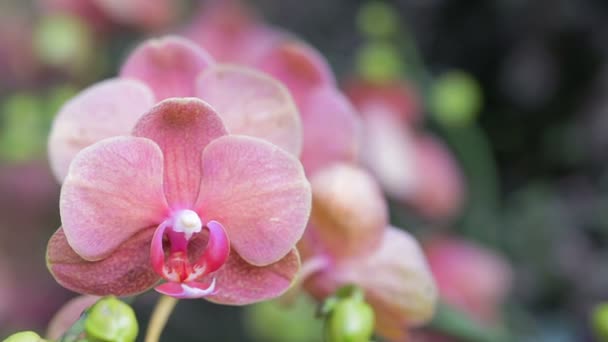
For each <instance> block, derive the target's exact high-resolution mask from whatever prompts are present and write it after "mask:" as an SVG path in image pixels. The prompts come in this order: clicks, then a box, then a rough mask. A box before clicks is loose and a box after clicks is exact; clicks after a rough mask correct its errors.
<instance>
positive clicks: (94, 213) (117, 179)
mask: <svg viewBox="0 0 608 342" xmlns="http://www.w3.org/2000/svg"><path fill="white" fill-rule="evenodd" d="M162 177H163V156H162V153H161V151H160V149H159V148H158V146H157V145H156V144H154V142H152V141H151V140H148V139H144V138H135V137H114V138H108V139H105V140H102V141H100V142H98V143H96V144H93V145H91V146H89V147H87V148H85V149H84V150H82V151H81V152H80V153H79V154H78V155H77V156H76V158H74V161H73V162H72V165H71V166H70V171H69V172H68V176H67V177H66V179H65V182H64V184H63V187H62V189H61V198H60V202H59V209H60V213H61V221H62V223H63V230H64V231H65V235H66V237H67V240H68V242H69V244H70V246H72V248H73V249H74V251H76V253H78V254H79V255H80V256H81V257H82V258H84V259H86V260H90V261H94V260H99V259H103V258H104V257H106V256H107V255H108V254H110V253H111V252H112V251H114V250H115V249H116V248H117V247H118V246H120V245H121V244H123V243H124V242H125V241H126V240H128V239H129V238H130V237H131V236H133V235H134V234H136V233H137V232H138V231H140V230H142V229H145V228H147V227H150V226H157V225H158V224H159V223H160V222H162V220H163V219H164V217H165V216H166V215H167V214H168V211H169V208H168V205H167V201H166V199H165V196H164V194H163V188H162V182H163V181H162Z"/></svg>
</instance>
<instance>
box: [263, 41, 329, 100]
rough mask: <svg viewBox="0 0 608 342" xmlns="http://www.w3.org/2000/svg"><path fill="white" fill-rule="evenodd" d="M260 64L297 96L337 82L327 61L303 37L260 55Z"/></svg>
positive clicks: (299, 96) (285, 42)
mask: <svg viewBox="0 0 608 342" xmlns="http://www.w3.org/2000/svg"><path fill="white" fill-rule="evenodd" d="M257 66H258V68H259V69H260V70H263V71H265V72H267V73H269V74H270V75H272V76H274V77H275V78H277V79H279V80H280V81H281V82H283V83H284V84H285V85H287V88H289V90H290V91H291V92H292V94H293V95H294V97H295V98H297V99H299V98H301V97H303V96H306V94H308V93H309V92H310V91H312V90H313V89H315V88H317V87H326V86H327V87H335V86H336V80H335V78H334V75H333V73H332V71H331V68H330V67H329V65H328V63H327V61H326V60H325V59H324V58H323V56H322V55H321V54H320V53H319V52H318V51H317V50H315V49H314V48H313V47H312V46H309V45H307V44H305V43H303V42H300V41H294V40H286V41H284V42H281V43H280V44H277V45H276V46H275V47H274V48H273V49H272V50H270V51H269V52H268V53H267V54H266V55H264V56H262V58H260V61H259V62H258V63H257Z"/></svg>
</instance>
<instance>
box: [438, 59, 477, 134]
mask: <svg viewBox="0 0 608 342" xmlns="http://www.w3.org/2000/svg"><path fill="white" fill-rule="evenodd" d="M481 105H482V94H481V87H480V86H479V83H477V80H475V79H474V78H473V77H472V76H471V75H469V74H467V73H465V72H462V71H450V72H447V73H445V74H443V75H441V76H440V77H439V78H438V79H437V80H436V81H435V84H434V85H433V88H432V92H431V107H432V109H433V114H434V115H435V117H436V119H437V120H438V121H439V122H441V123H443V124H445V125H448V126H458V125H465V124H467V123H469V122H471V121H472V120H474V119H475V117H476V116H477V114H478V112H479V110H480V109H481Z"/></svg>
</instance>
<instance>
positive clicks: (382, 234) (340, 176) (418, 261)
mask: <svg viewBox="0 0 608 342" xmlns="http://www.w3.org/2000/svg"><path fill="white" fill-rule="evenodd" d="M311 183H312V188H313V210H312V214H311V223H310V225H309V228H308V229H307V231H306V234H305V235H304V238H303V239H302V240H301V242H300V243H299V245H298V248H299V249H300V252H301V253H302V257H303V260H304V266H303V268H302V269H303V271H302V274H301V277H303V278H304V287H305V289H306V290H308V291H309V292H310V293H311V294H312V295H313V296H315V297H316V298H319V299H323V298H325V297H327V296H328V295H330V294H331V293H333V292H334V291H336V290H337V289H338V288H340V287H341V286H344V285H347V284H356V285H358V286H359V287H361V288H362V289H363V290H364V291H365V296H366V301H367V302H368V303H370V304H371V305H372V307H373V309H374V311H375V316H376V329H377V332H378V333H379V334H380V335H382V336H385V337H387V338H389V339H391V340H394V341H401V340H403V339H405V336H406V334H407V328H408V327H412V326H417V325H420V324H423V323H425V322H427V321H428V320H429V319H430V318H431V317H432V315H433V311H434V306H435V301H436V290H435V285H434V281H433V278H432V276H431V273H430V271H429V269H428V266H427V264H426V261H425V258H424V255H423V253H422V251H421V249H420V247H419V245H418V243H417V242H416V240H415V239H414V238H413V237H412V236H411V235H409V234H408V233H406V232H405V231H403V230H401V229H398V228H394V227H391V226H389V223H388V209H387V207H386V203H385V202H384V199H383V197H382V194H381V192H380V190H379V188H378V186H377V185H376V183H375V182H374V181H373V179H372V178H371V177H370V176H369V175H368V174H367V173H366V172H365V171H363V170H361V169H359V168H356V167H353V166H350V165H347V164H335V165H334V166H331V167H328V168H325V169H323V170H321V171H319V172H318V173H317V174H316V175H314V176H313V177H312V180H311ZM306 273H308V274H306Z"/></svg>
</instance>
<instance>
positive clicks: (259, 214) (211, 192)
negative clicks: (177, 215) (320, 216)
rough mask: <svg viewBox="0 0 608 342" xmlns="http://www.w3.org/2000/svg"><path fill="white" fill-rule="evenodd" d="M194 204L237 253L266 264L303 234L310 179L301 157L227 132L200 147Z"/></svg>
mask: <svg viewBox="0 0 608 342" xmlns="http://www.w3.org/2000/svg"><path fill="white" fill-rule="evenodd" d="M202 165H203V174H202V182H201V191H200V195H199V199H198V201H197V206H196V207H197V208H198V211H199V213H200V215H201V217H202V218H203V219H204V221H209V220H215V221H218V222H220V223H221V224H222V225H223V226H224V228H225V229H226V232H227V233H228V237H229V239H230V242H231V244H232V247H233V248H234V249H235V250H236V252H237V253H238V254H239V255H240V256H241V257H242V258H243V259H245V260H246V261H247V262H249V263H251V264H253V265H256V266H265V265H268V264H271V263H274V262H276V261H277V260H279V259H281V258H283V257H284V256H285V255H286V254H287V253H289V251H290V250H291V249H292V248H293V247H294V245H295V244H296V242H297V241H298V240H299V239H300V238H301V237H302V234H303V233H304V229H305V227H306V222H307V221H308V215H309V214H310V201H311V194H310V184H309V183H308V181H307V180H306V177H305V175H304V170H303V169H302V165H301V164H300V162H299V161H298V160H297V159H295V158H294V157H293V156H292V155H290V154H289V153H287V152H285V151H283V150H282V149H280V148H278V147H277V146H276V145H273V144H271V143H269V142H266V141H264V140H261V139H256V138H252V137H246V136H226V137H222V138H219V139H217V140H215V141H213V142H212V143H210V144H209V145H208V146H207V148H206V149H205V151H204V152H203V164H202Z"/></svg>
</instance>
